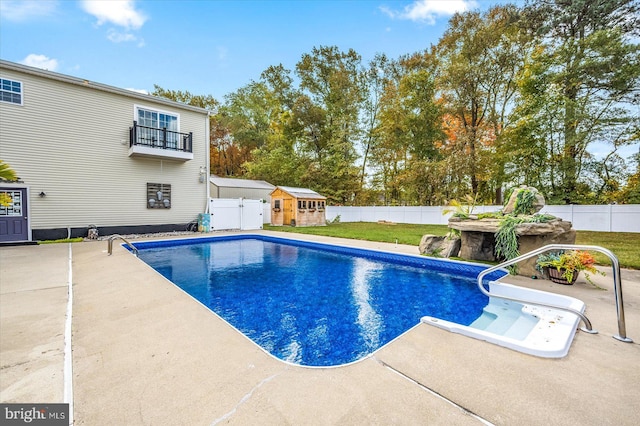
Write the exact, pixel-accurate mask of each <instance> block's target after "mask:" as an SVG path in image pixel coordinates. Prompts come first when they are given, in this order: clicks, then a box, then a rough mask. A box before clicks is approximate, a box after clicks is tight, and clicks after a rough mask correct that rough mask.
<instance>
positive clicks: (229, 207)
mask: <svg viewBox="0 0 640 426" xmlns="http://www.w3.org/2000/svg"><path fill="white" fill-rule="evenodd" d="M262 210H263V207H262V200H248V199H244V198H210V199H209V213H210V214H211V220H210V223H211V225H210V229H211V231H221V230H227V229H240V230H243V231H244V230H251V229H262Z"/></svg>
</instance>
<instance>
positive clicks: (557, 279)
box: [544, 268, 580, 285]
mask: <svg viewBox="0 0 640 426" xmlns="http://www.w3.org/2000/svg"><path fill="white" fill-rule="evenodd" d="M544 269H546V272H547V274H548V275H549V279H550V280H551V281H553V282H554V283H556V284H562V285H573V283H575V282H576V280H577V279H578V274H579V273H580V272H579V271H576V272H574V273H573V279H572V280H571V281H568V280H567V279H566V278H565V277H563V276H562V275H563V274H564V269H556V268H544Z"/></svg>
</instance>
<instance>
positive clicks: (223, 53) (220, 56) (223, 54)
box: [216, 46, 229, 61]
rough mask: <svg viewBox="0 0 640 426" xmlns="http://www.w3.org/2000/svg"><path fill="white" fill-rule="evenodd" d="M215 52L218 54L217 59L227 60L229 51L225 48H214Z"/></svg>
mask: <svg viewBox="0 0 640 426" xmlns="http://www.w3.org/2000/svg"><path fill="white" fill-rule="evenodd" d="M216 52H218V59H219V60H221V61H224V60H225V59H227V54H228V53H229V49H227V48H226V47H225V46H216Z"/></svg>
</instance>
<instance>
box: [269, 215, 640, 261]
mask: <svg viewBox="0 0 640 426" xmlns="http://www.w3.org/2000/svg"><path fill="white" fill-rule="evenodd" d="M264 229H268V230H270V231H280V232H294V233H299V234H311V235H325V236H328V237H340V238H351V239H354V240H366V241H382V242H386V243H395V242H397V243H398V244H409V245H414V246H417V245H419V244H420V239H421V238H422V236H423V235H425V234H432V235H446V234H447V232H448V231H449V228H447V226H446V225H411V224H406V223H399V224H395V225H390V224H381V223H370V222H343V223H335V224H330V225H327V226H312V227H302V228H301V227H294V228H292V227H289V226H269V225H265V227H264ZM396 240H397V241H396ZM576 244H586V245H593V246H600V247H604V248H607V249H609V250H611V251H612V252H613V253H614V254H615V255H616V256H618V259H619V260H620V266H622V267H623V268H632V269H640V233H630V232H590V231H578V232H577V238H576ZM594 255H595V257H596V260H597V261H598V263H599V264H602V265H609V264H610V262H609V259H608V258H607V257H606V256H605V255H602V254H600V253H594Z"/></svg>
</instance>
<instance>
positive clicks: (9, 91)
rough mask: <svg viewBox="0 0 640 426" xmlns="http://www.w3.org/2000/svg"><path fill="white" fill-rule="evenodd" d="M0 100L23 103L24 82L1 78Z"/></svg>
mask: <svg viewBox="0 0 640 426" xmlns="http://www.w3.org/2000/svg"><path fill="white" fill-rule="evenodd" d="M0 101H2V102H9V103H11V104H16V105H22V83H21V82H19V81H14V80H7V79H5V78H2V79H0Z"/></svg>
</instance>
